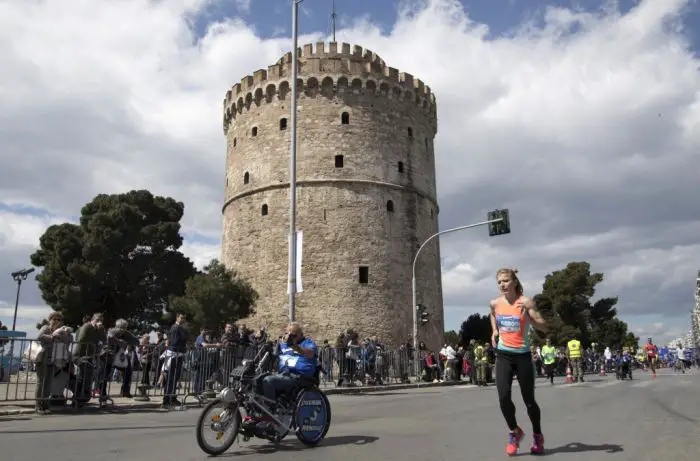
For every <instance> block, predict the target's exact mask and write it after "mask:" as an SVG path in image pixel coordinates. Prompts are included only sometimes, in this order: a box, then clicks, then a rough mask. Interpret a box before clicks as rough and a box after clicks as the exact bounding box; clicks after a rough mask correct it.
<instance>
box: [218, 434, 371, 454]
mask: <svg viewBox="0 0 700 461" xmlns="http://www.w3.org/2000/svg"><path fill="white" fill-rule="evenodd" d="M377 440H379V437H374V436H371V435H339V436H336V437H328V438H326V439H324V440H323V442H321V443H320V444H319V445H318V448H323V447H337V446H341V445H367V444H368V443H373V442H376V441H377ZM243 443H245V442H243ZM243 443H242V444H241V445H240V447H241V448H242V449H243V450H242V451H233V452H231V453H226V455H224V456H230V457H233V456H246V455H260V454H266V453H273V452H276V451H303V450H308V449H309V448H308V447H307V446H305V445H302V443H301V442H298V441H297V440H296V439H295V440H292V439H289V440H286V441H282V443H279V444H277V445H274V444H271V443H269V444H266V445H251V446H245V445H243ZM235 446H236V445H234V447H235Z"/></svg>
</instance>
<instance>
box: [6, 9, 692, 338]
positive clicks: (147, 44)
mask: <svg viewBox="0 0 700 461" xmlns="http://www.w3.org/2000/svg"><path fill="white" fill-rule="evenodd" d="M67 3H68V2H66V0H31V1H30V0H26V1H18V0H0V68H2V72H0V102H1V107H2V111H0V320H1V321H2V322H4V323H6V324H10V323H11V321H12V317H11V316H12V308H13V305H14V297H15V285H14V284H13V282H12V279H11V277H10V275H9V274H10V272H11V271H13V270H16V269H18V268H22V267H26V266H28V264H29V261H28V256H29V254H30V253H31V252H32V251H33V249H34V248H35V247H36V245H37V244H38V238H39V236H40V235H41V234H42V232H43V230H44V229H45V228H46V226H47V225H49V224H51V223H56V222H62V221H66V220H75V219H76V216H77V215H78V213H79V210H80V207H81V206H82V205H83V204H84V203H85V202H87V201H89V200H90V199H91V198H92V197H93V196H94V195H96V194H97V193H103V192H105V193H118V192H125V191H127V190H130V189H133V188H148V189H150V190H151V191H153V192H154V193H157V194H167V195H171V196H174V197H176V198H177V199H179V200H182V201H184V202H185V204H186V216H185V219H184V232H185V234H186V242H187V243H186V247H185V252H186V253H187V254H188V255H189V256H191V257H192V258H194V260H195V261H196V262H197V263H198V264H199V265H201V264H202V263H203V262H205V261H207V260H208V259H210V258H212V257H216V256H218V254H219V240H220V221H221V213H220V211H221V205H222V198H223V187H224V155H225V143H224V136H223V134H222V131H221V101H222V99H223V97H224V94H225V92H226V90H227V89H228V88H230V87H231V85H232V84H233V83H235V82H236V81H239V80H240V78H241V77H242V76H244V75H246V74H250V73H252V71H254V70H255V69H258V68H267V65H269V64H271V63H273V62H274V61H276V60H277V59H278V58H279V57H280V56H282V55H283V54H284V53H285V52H286V51H288V50H289V48H290V46H291V43H290V29H291V27H290V16H291V14H290V2H289V0H247V1H246V0H159V1H153V0H151V1H149V0H121V1H118V2H115V1H112V0H70V2H69V3H70V7H67ZM336 3H337V8H338V15H339V17H338V30H337V38H338V41H344V42H349V43H353V44H358V45H361V46H364V47H367V48H369V49H371V50H373V51H375V52H377V53H378V54H379V55H380V56H381V57H382V58H383V59H385V61H386V62H387V63H388V64H389V65H391V66H392V67H396V68H399V69H401V70H402V71H406V72H410V73H412V74H414V75H416V76H419V77H420V78H421V79H423V80H424V81H425V82H426V83H427V84H428V85H430V86H431V88H432V89H433V91H434V93H435V94H436V95H437V101H438V117H439V133H438V136H437V139H436V143H435V149H436V158H437V169H438V184H439V186H438V192H439V202H440V206H441V213H440V216H439V218H440V226H441V227H442V228H443V229H446V228H449V227H454V226H459V225H462V224H468V223H471V222H475V221H481V220H483V218H484V217H485V214H486V211H487V210H488V209H492V208H500V207H508V208H509V209H510V210H511V221H512V228H513V233H512V234H511V235H510V236H506V237H499V238H492V239H489V238H488V236H487V234H486V231H485V229H477V230H472V231H467V232H463V233H458V234H451V235H449V236H446V237H444V238H443V239H442V240H441V244H442V256H443V260H444V267H443V271H444V272H443V282H444V291H445V311H446V327H447V328H448V329H449V328H458V327H459V324H460V323H461V321H462V320H463V319H464V318H465V317H466V316H468V315H469V314H470V313H472V312H475V311H481V312H485V309H484V306H486V303H487V301H488V299H489V298H490V296H492V295H493V294H494V293H495V283H494V271H495V269H496V268H497V267H499V266H502V265H510V266H513V265H514V266H517V267H519V268H520V270H521V276H522V278H523V280H524V282H525V288H526V291H527V292H528V293H530V294H535V293H537V292H538V291H539V289H540V288H541V284H542V281H543V278H544V276H545V275H546V274H547V273H549V272H551V271H553V270H557V269H559V268H562V267H563V266H565V265H566V263H567V262H569V261H573V260H586V261H590V262H591V263H592V264H593V269H594V270H596V271H600V272H604V273H605V275H606V280H605V283H604V284H603V285H602V287H601V291H600V294H601V295H614V294H617V295H619V296H620V304H619V311H620V315H621V317H622V318H623V319H624V320H625V321H627V322H628V323H630V324H631V326H632V327H633V328H634V329H635V331H636V332H637V333H638V334H640V335H641V336H644V337H646V336H648V335H653V336H654V338H655V339H656V340H657V342H661V341H662V340H668V339H670V338H671V337H675V336H678V335H679V334H681V333H684V332H686V331H687V329H688V318H689V312H690V310H691V309H692V307H693V304H694V299H693V289H694V284H695V275H696V273H697V270H698V269H700V241H699V240H698V237H699V236H700V201H699V200H697V199H698V197H700V184H699V182H698V177H699V173H700V126H699V122H700V77H699V75H698V65H699V64H700V59H699V58H698V56H697V50H698V49H700V48H699V47H700V32H699V31H698V27H697V25H698V24H700V15H698V11H699V10H698V7H697V6H696V5H695V3H694V2H690V1H684V0H646V1H639V2H636V1H620V2H599V1H598V0H590V1H586V2H580V1H579V2H570V1H568V0H558V1H548V2H545V1H538V2H532V1H530V0H527V1H526V0H475V1H467V0H463V1H462V2H460V1H457V0H423V1H410V2H407V1H401V2H397V1H390V0H382V1H381V2H376V1H375V0H352V1H350V0H337V1H336ZM580 3H586V4H587V5H589V7H590V9H588V10H583V9H581V7H580V5H579V6H574V5H575V4H580ZM377 4H380V5H381V6H377ZM533 4H536V5H540V6H538V7H537V8H532V5H533ZM330 7H331V0H305V1H304V3H303V4H302V11H301V14H300V31H301V32H300V33H301V34H302V36H301V37H300V44H303V43H310V42H316V41H319V40H328V39H329V36H330V31H331V28H330V21H329V16H330V15H329V13H330ZM282 289H283V288H282ZM47 311H48V308H47V307H46V306H45V305H44V304H43V302H42V300H41V296H40V294H39V292H38V290H37V288H36V283H35V282H34V280H33V279H30V280H28V281H27V283H26V284H25V285H24V286H23V290H22V294H21V301H20V314H19V320H18V324H19V327H18V329H23V330H25V331H28V332H30V334H33V332H34V331H35V330H34V324H35V323H36V321H37V320H38V319H40V318H42V317H44V316H45V314H46V312H47Z"/></svg>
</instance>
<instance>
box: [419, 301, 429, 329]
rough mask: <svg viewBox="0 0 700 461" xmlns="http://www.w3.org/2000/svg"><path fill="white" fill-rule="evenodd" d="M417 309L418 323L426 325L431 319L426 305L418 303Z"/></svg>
mask: <svg viewBox="0 0 700 461" xmlns="http://www.w3.org/2000/svg"><path fill="white" fill-rule="evenodd" d="M416 310H417V311H418V323H420V324H421V325H425V324H426V323H428V322H429V321H430V314H429V313H428V312H427V311H426V309H425V306H424V305H422V304H418V305H417V306H416Z"/></svg>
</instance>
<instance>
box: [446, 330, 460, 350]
mask: <svg viewBox="0 0 700 461" xmlns="http://www.w3.org/2000/svg"><path fill="white" fill-rule="evenodd" d="M444 339H445V344H449V345H450V346H454V345H455V344H460V341H459V333H457V332H456V331H454V330H450V331H446V332H445V335H444Z"/></svg>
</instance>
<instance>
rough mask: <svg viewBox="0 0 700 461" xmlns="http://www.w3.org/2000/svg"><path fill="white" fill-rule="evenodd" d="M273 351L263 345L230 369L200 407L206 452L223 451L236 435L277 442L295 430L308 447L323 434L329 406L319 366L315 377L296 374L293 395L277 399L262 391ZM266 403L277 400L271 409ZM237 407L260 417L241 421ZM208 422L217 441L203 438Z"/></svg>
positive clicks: (199, 440) (200, 437) (200, 432)
mask: <svg viewBox="0 0 700 461" xmlns="http://www.w3.org/2000/svg"><path fill="white" fill-rule="evenodd" d="M272 352H273V349H272V346H271V345H267V346H265V347H263V348H262V349H261V350H260V351H259V352H258V354H257V355H256V356H255V358H254V359H253V360H244V361H243V362H242V364H241V366H239V367H236V368H235V369H234V370H233V371H232V373H231V377H230V382H229V386H227V387H225V388H224V389H222V390H221V391H220V392H219V394H218V395H217V397H216V398H215V399H214V400H212V401H211V402H209V403H208V404H207V405H206V406H205V407H204V408H203V410H202V413H201V414H200V416H199V419H198V420H197V427H196V431H197V444H198V445H199V448H200V449H202V451H204V452H205V453H207V454H208V455H210V456H218V455H221V454H223V453H225V452H226V451H227V450H228V449H229V448H231V446H232V445H233V443H234V442H235V441H236V439H237V438H238V436H239V435H240V436H241V437H242V438H243V441H244V442H247V441H249V440H250V439H252V438H259V439H263V440H267V441H270V442H272V443H279V442H280V441H282V439H284V438H285V437H286V436H287V435H288V434H289V433H290V432H292V431H293V432H294V433H295V435H296V437H297V439H299V441H300V442H301V443H303V444H304V445H306V446H308V447H314V446H316V445H318V444H319V443H321V441H322V440H323V439H324V438H325V436H326V434H327V433H328V429H329V428H330V424H331V406H330V402H329V401H328V397H326V395H325V394H324V393H323V391H321V390H320V389H319V387H318V384H319V381H318V372H317V373H316V375H315V376H314V377H313V378H300V379H299V385H298V386H297V388H296V389H295V390H294V391H293V392H292V395H285V394H281V395H278V396H277V401H276V402H272V401H270V400H269V399H267V398H266V397H265V396H264V395H262V381H263V380H264V379H265V378H266V377H267V376H269V375H270V374H271V373H269V372H267V371H266V370H267V369H268V365H269V363H270V361H271V360H272V359H273V353H272ZM261 356H262V357H261ZM270 404H275V407H276V408H275V410H274V412H273V411H270V407H269V405H270ZM241 411H243V412H245V416H246V419H248V418H251V417H252V418H255V420H254V421H258V422H257V423H255V424H254V425H245V424H243V420H244V419H243V416H242V415H241ZM207 428H210V429H211V430H212V431H213V432H214V433H215V434H216V441H217V442H219V441H222V443H221V444H220V445H219V446H218V447H217V446H213V445H211V444H209V442H208V441H207V440H205V434H204V432H205V429H207ZM227 433H228V435H226V434H227Z"/></svg>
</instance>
